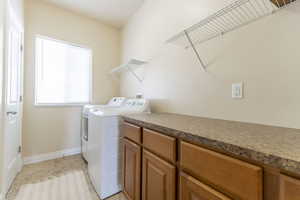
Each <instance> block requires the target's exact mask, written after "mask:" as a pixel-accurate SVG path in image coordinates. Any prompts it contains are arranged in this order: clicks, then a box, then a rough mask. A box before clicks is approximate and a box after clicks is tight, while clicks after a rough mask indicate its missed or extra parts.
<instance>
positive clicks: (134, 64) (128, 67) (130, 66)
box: [110, 59, 147, 82]
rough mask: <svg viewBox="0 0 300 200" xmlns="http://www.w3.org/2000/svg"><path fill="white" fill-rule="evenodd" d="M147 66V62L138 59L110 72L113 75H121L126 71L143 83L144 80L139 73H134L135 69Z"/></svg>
mask: <svg viewBox="0 0 300 200" xmlns="http://www.w3.org/2000/svg"><path fill="white" fill-rule="evenodd" d="M145 64H147V62H145V61H142V60H137V59H130V60H129V61H128V62H127V63H125V64H122V65H120V66H119V67H116V68H114V69H113V70H111V71H110V73H111V74H114V73H121V72H124V71H128V72H130V73H131V74H132V75H133V76H134V77H135V78H136V79H137V80H138V81H139V82H143V80H142V79H141V78H140V77H139V76H138V74H137V73H135V72H134V70H135V69H137V68H139V67H142V66H143V65H145Z"/></svg>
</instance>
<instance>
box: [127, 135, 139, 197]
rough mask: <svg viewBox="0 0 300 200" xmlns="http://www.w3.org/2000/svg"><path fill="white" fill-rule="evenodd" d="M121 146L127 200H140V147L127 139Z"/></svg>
mask: <svg viewBox="0 0 300 200" xmlns="http://www.w3.org/2000/svg"><path fill="white" fill-rule="evenodd" d="M123 141H124V145H123V150H124V152H123V167H124V169H123V172H124V177H123V185H124V194H125V196H126V197H127V198H128V200H140V197H141V193H140V186H141V147H140V146H138V145H137V144H134V143H133V142H130V141H129V140H127V139H124V140H123Z"/></svg>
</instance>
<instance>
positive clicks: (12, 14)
mask: <svg viewBox="0 0 300 200" xmlns="http://www.w3.org/2000/svg"><path fill="white" fill-rule="evenodd" d="M4 12H5V13H4V42H3V44H4V57H3V63H4V67H3V88H2V91H3V95H2V110H3V112H2V119H3V121H2V123H3V129H2V131H3V141H4V142H3V150H4V151H3V153H4V156H3V163H4V167H3V172H2V173H3V177H2V179H3V180H2V183H3V191H2V192H3V195H4V196H5V195H6V193H7V192H8V190H9V188H10V185H9V183H8V176H7V170H6V169H7V165H8V164H9V163H6V157H5V156H6V155H5V152H6V149H7V146H6V144H5V140H6V135H7V130H6V123H7V116H6V109H7V94H8V92H7V83H8V64H9V61H8V56H9V31H10V26H11V24H12V26H14V27H15V28H16V29H17V30H18V31H20V33H21V45H22V50H21V52H20V53H21V58H20V59H21V60H20V77H19V78H20V89H19V90H20V94H19V95H20V97H22V101H20V105H19V117H18V133H19V145H20V147H21V149H22V118H23V84H24V83H23V82H24V81H23V80H24V27H23V25H22V22H21V21H20V20H19V19H18V17H17V15H16V11H15V10H14V8H13V6H12V5H11V3H10V2H9V1H7V0H5V11H4ZM12 22H13V23H12ZM20 48H21V47H20ZM22 167H23V160H22V155H21V152H20V153H19V155H18V157H17V168H18V171H19V172H20V171H21V169H22Z"/></svg>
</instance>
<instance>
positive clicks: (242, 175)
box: [180, 142, 263, 200]
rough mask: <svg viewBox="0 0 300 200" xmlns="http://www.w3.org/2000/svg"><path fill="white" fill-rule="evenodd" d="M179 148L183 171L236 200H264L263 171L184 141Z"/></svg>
mask: <svg viewBox="0 0 300 200" xmlns="http://www.w3.org/2000/svg"><path fill="white" fill-rule="evenodd" d="M180 147H181V156H180V158H181V161H180V165H181V167H182V168H183V170H184V171H187V172H189V173H191V174H193V175H194V176H195V177H196V178H199V179H200V180H205V182H208V183H210V184H212V185H214V186H217V187H218V188H220V189H221V190H222V191H224V192H226V193H228V194H230V195H231V196H232V197H234V198H235V199H242V200H262V199H263V172H262V168H260V167H258V166H255V165H252V164H249V163H246V162H243V161H240V160H237V159H235V158H231V157H229V156H226V155H223V154H220V153H217V152H214V151H210V150H208V149H204V148H202V147H199V146H196V145H193V144H189V143H186V142H181V144H180ZM195 158H197V159H195ZM245 186H246V187H245Z"/></svg>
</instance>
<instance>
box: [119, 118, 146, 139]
mask: <svg viewBox="0 0 300 200" xmlns="http://www.w3.org/2000/svg"><path fill="white" fill-rule="evenodd" d="M122 134H123V136H124V137H125V138H127V139H129V140H131V141H133V142H135V143H137V144H141V143H142V128H141V127H138V126H135V125H133V124H129V123H127V122H124V123H123V125H122Z"/></svg>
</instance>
